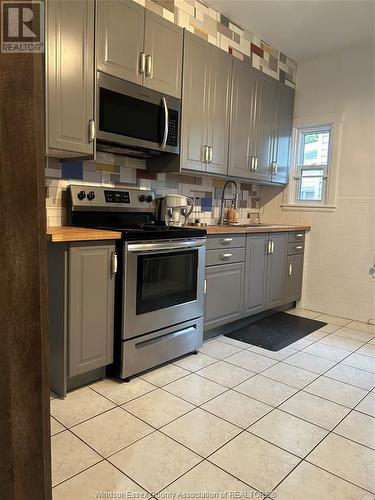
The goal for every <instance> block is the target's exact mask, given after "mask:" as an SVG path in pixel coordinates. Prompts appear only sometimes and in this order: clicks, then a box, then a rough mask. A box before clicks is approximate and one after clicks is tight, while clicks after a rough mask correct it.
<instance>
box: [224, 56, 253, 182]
mask: <svg viewBox="0 0 375 500" xmlns="http://www.w3.org/2000/svg"><path fill="white" fill-rule="evenodd" d="M256 85H257V71H256V70H255V69H253V68H252V67H251V66H250V64H249V63H247V62H244V61H240V60H239V59H236V58H234V60H233V75H232V98H231V99H232V102H231V113H230V140H229V161H228V174H229V175H230V176H234V177H242V178H250V177H251V172H250V168H251V158H254V157H255V156H256V140H255V139H256V138H255V133H254V132H255V130H254V126H255V99H256Z"/></svg>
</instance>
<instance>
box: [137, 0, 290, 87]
mask: <svg viewBox="0 0 375 500" xmlns="http://www.w3.org/2000/svg"><path fill="white" fill-rule="evenodd" d="M134 1H135V2H137V3H139V4H141V5H143V6H144V7H146V9H149V10H151V11H153V12H155V13H156V14H159V15H160V16H162V17H164V18H165V19H168V20H169V21H171V22H174V23H175V24H177V25H178V26H181V27H182V28H186V29H187V30H189V31H191V32H192V33H195V34H196V35H198V36H200V37H201V38H204V39H205V40H207V41H208V42H210V43H212V44H213V45H216V46H217V47H220V48H221V49H223V50H225V51H226V52H229V53H231V54H232V55H233V56H235V57H238V58H239V59H241V60H248V61H249V64H252V65H253V67H254V68H257V69H259V70H260V71H263V72H264V73H267V74H268V75H270V76H272V77H273V78H276V79H277V80H280V81H281V82H283V83H285V84H286V85H289V86H290V87H293V88H294V87H295V81H296V69H297V65H296V62H295V61H293V59H291V58H290V57H288V56H286V55H285V54H283V53H282V52H280V51H279V50H278V49H277V48H275V47H271V45H269V44H268V43H266V42H265V41H263V40H261V39H260V38H259V37H257V36H256V35H255V34H254V33H251V32H250V31H247V30H245V29H242V28H241V27H240V26H237V25H236V24H234V23H232V22H231V21H230V20H229V19H228V18H227V17H225V16H224V15H223V14H221V13H220V12H218V11H217V10H215V9H212V8H211V7H208V6H206V5H205V4H204V3H202V2H199V1H198V0H134Z"/></svg>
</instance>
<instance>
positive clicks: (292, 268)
mask: <svg viewBox="0 0 375 500" xmlns="http://www.w3.org/2000/svg"><path fill="white" fill-rule="evenodd" d="M302 275H303V254H300V255H289V256H288V263H287V273H286V276H287V277H286V292H285V302H292V301H294V300H299V299H300V298H301V293H302Z"/></svg>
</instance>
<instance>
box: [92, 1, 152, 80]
mask: <svg viewBox="0 0 375 500" xmlns="http://www.w3.org/2000/svg"><path fill="white" fill-rule="evenodd" d="M144 18H145V9H144V8H143V7H142V6H141V5H139V4H137V3H135V2H133V1H131V0H98V2H97V30H96V33H97V37H96V43H97V61H96V64H97V69H98V70H99V71H103V72H104V73H108V74H110V75H112V76H117V77H118V78H122V79H124V80H128V81H130V82H133V83H138V84H142V78H143V75H142V73H141V67H140V58H141V53H142V52H143V45H144V25H145V21H144Z"/></svg>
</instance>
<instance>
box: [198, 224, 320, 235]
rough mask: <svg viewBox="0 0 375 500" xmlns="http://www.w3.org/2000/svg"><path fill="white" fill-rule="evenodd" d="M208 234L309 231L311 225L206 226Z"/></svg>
mask: <svg viewBox="0 0 375 500" xmlns="http://www.w3.org/2000/svg"><path fill="white" fill-rule="evenodd" d="M204 228H205V229H206V230H207V234H208V235H210V234H229V233H231V234H233V233H234V234H244V233H280V232H283V231H309V230H310V229H311V226H290V225H286V224H264V225H263V224H259V225H257V226H247V227H246V226H236V225H224V226H205V227H204Z"/></svg>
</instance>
